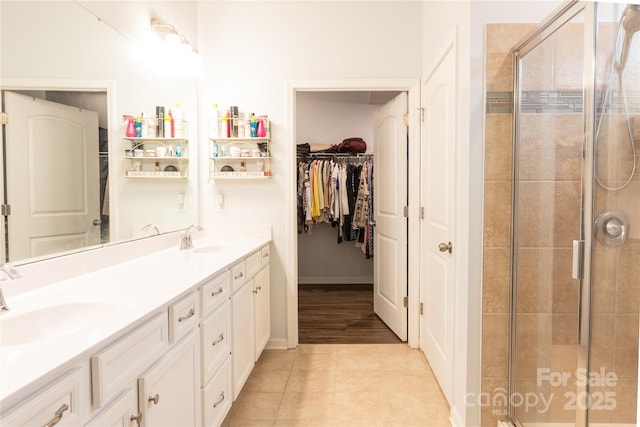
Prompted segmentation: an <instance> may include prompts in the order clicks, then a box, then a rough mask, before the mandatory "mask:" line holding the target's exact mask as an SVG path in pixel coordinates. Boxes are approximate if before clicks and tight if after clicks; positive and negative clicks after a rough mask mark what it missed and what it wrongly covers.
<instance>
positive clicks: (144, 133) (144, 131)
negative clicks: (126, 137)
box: [140, 113, 149, 138]
mask: <svg viewBox="0 0 640 427" xmlns="http://www.w3.org/2000/svg"><path fill="white" fill-rule="evenodd" d="M140 127H141V129H140V137H141V138H149V126H147V119H146V118H145V117H144V113H143V114H140Z"/></svg>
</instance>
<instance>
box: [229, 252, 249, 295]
mask: <svg viewBox="0 0 640 427" xmlns="http://www.w3.org/2000/svg"><path fill="white" fill-rule="evenodd" d="M246 282H247V271H246V269H245V263H244V260H242V261H239V262H237V263H235V264H233V266H231V293H233V292H235V291H237V290H238V289H240V288H241V287H242V285H244V284H245V283H246Z"/></svg>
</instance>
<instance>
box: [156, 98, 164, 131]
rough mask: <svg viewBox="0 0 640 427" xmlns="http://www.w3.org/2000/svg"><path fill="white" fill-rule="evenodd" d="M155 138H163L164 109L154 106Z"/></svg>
mask: <svg viewBox="0 0 640 427" xmlns="http://www.w3.org/2000/svg"><path fill="white" fill-rule="evenodd" d="M156 137H158V138H163V137H164V107H162V106H160V105H158V106H156Z"/></svg>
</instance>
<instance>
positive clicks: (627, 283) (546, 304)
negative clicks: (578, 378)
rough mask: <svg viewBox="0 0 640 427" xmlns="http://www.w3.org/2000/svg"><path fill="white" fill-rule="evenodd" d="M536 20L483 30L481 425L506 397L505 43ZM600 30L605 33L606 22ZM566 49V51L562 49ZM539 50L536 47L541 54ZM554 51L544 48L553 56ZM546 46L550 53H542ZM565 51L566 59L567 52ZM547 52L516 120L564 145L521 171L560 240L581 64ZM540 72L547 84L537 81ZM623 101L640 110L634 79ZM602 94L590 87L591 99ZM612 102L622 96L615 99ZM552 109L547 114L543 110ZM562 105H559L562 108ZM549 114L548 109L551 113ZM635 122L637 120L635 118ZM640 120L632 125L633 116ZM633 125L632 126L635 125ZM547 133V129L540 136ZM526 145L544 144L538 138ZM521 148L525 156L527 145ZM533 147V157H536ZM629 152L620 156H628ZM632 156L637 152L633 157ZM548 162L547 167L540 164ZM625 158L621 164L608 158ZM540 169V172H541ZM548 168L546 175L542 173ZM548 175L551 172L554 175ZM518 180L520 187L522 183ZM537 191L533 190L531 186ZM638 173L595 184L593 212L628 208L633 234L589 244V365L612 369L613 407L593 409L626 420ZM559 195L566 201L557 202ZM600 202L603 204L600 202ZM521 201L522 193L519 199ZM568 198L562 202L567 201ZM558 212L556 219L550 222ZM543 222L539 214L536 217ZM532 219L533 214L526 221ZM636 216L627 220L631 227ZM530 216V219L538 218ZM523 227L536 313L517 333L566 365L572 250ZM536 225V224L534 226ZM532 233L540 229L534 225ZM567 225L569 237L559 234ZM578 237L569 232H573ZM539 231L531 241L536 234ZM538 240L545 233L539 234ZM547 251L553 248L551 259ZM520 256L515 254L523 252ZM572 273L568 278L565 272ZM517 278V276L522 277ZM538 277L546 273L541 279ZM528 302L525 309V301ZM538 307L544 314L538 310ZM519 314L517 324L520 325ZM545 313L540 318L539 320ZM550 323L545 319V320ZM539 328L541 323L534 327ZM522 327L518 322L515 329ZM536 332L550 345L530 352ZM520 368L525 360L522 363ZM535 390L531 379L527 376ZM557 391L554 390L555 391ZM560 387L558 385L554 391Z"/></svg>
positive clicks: (557, 365) (573, 188)
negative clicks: (547, 186) (557, 62)
mask: <svg viewBox="0 0 640 427" xmlns="http://www.w3.org/2000/svg"><path fill="white" fill-rule="evenodd" d="M534 27H535V25H522V24H513V25H511V24H498V25H489V26H487V31H486V50H485V51H486V52H487V58H486V78H487V81H486V92H487V102H486V120H485V178H484V179H485V183H484V185H485V212H484V218H485V225H484V266H483V352H482V392H483V394H484V396H485V397H486V398H487V399H485V400H483V401H482V402H481V404H482V426H491V427H493V426H495V425H496V422H497V421H498V420H499V419H504V418H505V415H506V406H505V405H504V404H503V403H504V401H505V400H504V399H500V398H499V397H500V394H501V393H503V392H504V394H505V395H506V390H508V383H507V375H508V322H509V275H510V265H509V262H510V261H509V260H510V251H511V248H510V235H511V229H510V223H511V187H512V182H511V178H512V101H513V95H512V91H513V88H512V85H513V83H512V82H513V64H512V52H511V49H512V48H513V47H514V46H515V45H516V44H517V42H518V41H520V40H521V39H522V38H523V37H524V36H525V35H526V34H528V33H529V32H530V31H531V30H532V29H533V28H534ZM602 30H603V31H601V32H602V33H603V34H604V31H606V29H602ZM563 31H567V32H571V31H578V32H579V31H581V30H580V27H578V26H576V27H575V28H569V27H567V28H565V29H563ZM559 40H560V41H559V42H558V44H557V45H556V46H554V49H556V50H558V51H559V52H561V53H562V55H563V56H562V58H563V62H564V63H565V64H566V63H567V62H568V63H569V64H571V61H572V60H575V64H576V65H575V67H581V64H582V61H581V59H582V58H581V55H582V53H581V52H577V51H576V50H575V49H572V47H571V46H563V45H562V39H559ZM563 49H564V50H563ZM540 54H541V55H545V53H544V52H541V53H540ZM553 54H554V53H551V55H553ZM546 55H549V52H546ZM567 59H568V61H567ZM604 62H605V61H600V63H599V65H600V66H599V74H600V75H604V74H606V73H605V72H604V68H603V67H604ZM548 68H549V67H548V57H547V62H546V65H545V66H541V67H540V70H539V76H538V77H539V78H538V79H537V80H538V81H537V82H536V84H535V85H534V86H533V87H525V88H523V89H524V90H525V91H527V93H526V98H523V100H524V101H526V103H527V105H528V106H529V108H528V109H527V112H528V113H531V114H525V115H523V119H522V120H523V126H530V127H529V128H530V129H534V130H535V132H534V133H535V134H537V135H536V136H539V137H541V138H540V140H544V139H547V140H548V139H549V138H552V139H554V140H560V141H562V142H561V144H560V145H562V149H561V150H558V152H556V153H552V156H551V159H555V164H553V165H548V164H545V163H538V164H536V163H535V162H533V163H531V164H530V165H529V167H530V168H531V169H530V170H521V179H522V180H523V181H524V182H523V183H522V184H521V185H522V186H525V187H526V186H528V187H529V188H528V190H527V191H522V192H521V194H523V193H524V194H529V195H531V197H532V198H539V197H550V194H553V193H561V194H554V195H552V196H551V197H552V199H550V204H549V206H552V205H555V206H556V207H555V208H554V211H553V214H554V215H552V212H537V213H536V212H532V213H531V215H530V217H531V219H532V220H533V221H535V220H536V218H541V219H543V220H544V217H545V216H546V217H549V218H552V217H554V218H555V219H556V222H557V224H549V225H550V227H551V228H550V229H548V230H547V231H549V230H550V231H551V234H548V233H546V239H549V237H553V236H556V237H557V239H556V240H557V241H561V240H562V241H565V242H566V241H567V240H570V239H571V238H577V236H578V235H579V224H578V223H577V220H578V219H579V218H578V217H577V215H576V214H572V215H568V214H567V213H568V212H570V211H571V212H579V205H577V206H573V205H574V204H576V203H575V202H576V200H578V201H579V192H580V184H579V180H580V144H581V136H580V135H581V130H582V123H581V122H582V118H581V114H580V113H581V112H582V102H583V101H582V93H581V90H580V86H581V82H580V81H579V80H578V81H575V78H576V77H574V76H576V75H577V76H578V79H580V78H581V73H575V70H574V72H572V73H571V72H568V69H567V68H565V69H564V73H563V70H562V69H557V70H555V74H554V75H551V74H545V73H548V70H547V69H548ZM547 80H548V82H549V83H548V84H545V82H546V81H547ZM630 89H631V91H630V95H631V96H630V97H629V100H630V106H631V111H632V112H634V114H638V113H640V108H639V103H638V99H639V98H638V96H637V95H638V93H640V92H639V91H638V88H630ZM601 97H602V93H599V94H597V95H596V102H597V103H598V102H599V101H600V100H601V99H602V98H601ZM615 104H617V106H619V105H620V104H619V103H618V102H615ZM546 113H553V114H546ZM558 113H561V114H558ZM563 113H566V114H563ZM551 116H553V117H551ZM638 122H640V119H638ZM638 127H639V128H640V124H639V125H638ZM636 132H638V130H636ZM545 134H546V135H547V137H546V138H545ZM534 149H543V150H544V149H549V146H548V145H547V147H546V148H545V147H543V146H540V147H538V148H536V147H535V144H534ZM521 155H524V156H527V153H526V151H525V152H524V153H521ZM535 157H536V156H535V155H532V156H531V158H535ZM626 160H628V155H627V156H626ZM639 160H640V159H639ZM548 166H551V167H548ZM617 166H621V167H622V166H624V165H616V167H617ZM546 171H548V173H547V172H546ZM545 174H546V175H549V176H545ZM552 175H553V176H552ZM543 179H544V180H547V181H548V182H549V180H551V181H553V182H554V184H553V185H554V188H553V189H551V193H546V195H545V193H543V192H540V191H542V190H541V189H542V188H543V186H544V185H541V184H540V183H539V182H536V181H542V180H543ZM521 188H523V187H521ZM539 190H540V191H539ZM639 195H640V173H639V172H638V171H636V175H635V178H634V180H633V182H632V183H631V185H630V186H629V187H627V188H625V189H624V190H622V191H618V192H608V191H604V190H602V189H598V190H597V191H596V213H597V212H599V211H600V210H602V209H604V207H611V206H614V207H618V208H620V209H621V210H624V211H625V212H627V214H628V215H629V216H630V220H631V221H630V222H631V226H630V228H631V230H632V233H631V239H630V241H629V242H628V243H627V244H626V245H625V246H623V247H620V248H607V247H604V246H603V245H600V244H598V245H596V248H595V260H594V298H593V301H594V303H593V304H594V306H593V311H594V318H593V337H592V338H593V341H592V342H593V347H592V358H591V363H592V365H591V366H592V368H594V367H598V366H604V367H606V369H607V371H614V372H615V373H616V374H617V375H618V376H619V377H620V380H619V383H618V385H617V386H616V387H615V390H614V391H615V392H616V406H617V407H616V409H615V410H614V411H599V412H597V411H592V412H591V416H592V420H594V421H602V422H633V421H634V420H635V408H634V405H635V402H636V392H635V390H634V387H635V386H636V384H637V375H638V373H637V366H638V363H637V357H638V338H637V337H638V307H639V306H640V296H639V295H640V280H638V279H637V278H638V277H640V240H639V239H640V224H639V223H640V196H639ZM563 201H566V202H565V206H563V205H562V202H563ZM605 201H606V204H605ZM525 203H526V200H525ZM566 203H569V205H570V206H569V205H566ZM562 217H564V220H560V221H557V220H558V218H562ZM542 222H545V221H542ZM532 224H533V223H532ZM634 224H635V226H634ZM539 226H540V225H539V224H536V227H539ZM527 229H530V227H527V228H521V231H522V232H523V234H522V235H521V239H525V240H526V239H529V241H530V242H531V243H532V246H534V247H536V248H537V249H535V250H531V251H529V254H528V255H529V256H527V254H524V256H523V257H522V258H521V260H523V259H527V260H528V262H524V263H521V266H520V269H521V270H520V272H519V277H520V275H521V274H523V273H524V275H525V276H527V277H529V279H531V278H533V279H532V280H529V283H531V284H532V286H531V287H530V288H528V287H527V285H526V284H525V285H523V286H522V287H521V290H522V291H524V292H522V295H520V299H519V302H518V304H519V307H523V308H524V311H525V312H527V311H529V312H531V313H534V314H536V315H534V316H530V317H531V320H532V322H531V328H530V329H529V328H527V327H526V326H525V327H523V328H522V331H523V332H522V333H524V334H525V335H526V334H527V333H528V332H530V334H532V335H529V336H528V337H527V336H522V337H521V340H526V339H531V344H530V347H531V350H532V351H533V355H532V356H530V360H529V361H531V360H533V361H536V360H537V362H538V365H539V366H548V367H550V368H551V369H552V370H558V371H567V370H569V371H570V370H573V369H575V357H576V350H575V344H576V342H575V331H576V325H577V313H576V304H575V302H576V301H577V292H576V291H575V286H572V284H571V283H564V282H567V280H565V278H567V277H568V276H569V277H570V275H569V273H570V271H568V269H569V268H570V262H571V259H570V258H571V254H570V250H567V249H565V248H561V247H555V244H554V243H553V240H554V239H553V238H552V239H551V240H549V242H547V243H545V242H544V241H537V240H539V237H540V236H532V235H529V237H527V232H526V230H527ZM538 231H540V230H538ZM538 234H540V233H538ZM564 234H566V235H567V236H562V235H564ZM571 236H576V237H571ZM536 239H537V240H536ZM543 240H544V238H543ZM549 252H552V253H553V254H554V255H553V257H552V259H553V262H552V263H549V256H547V255H548V254H549ZM521 255H522V254H521ZM542 273H544V274H546V275H547V276H548V277H550V278H551V279H550V280H552V281H553V283H554V286H552V287H551V288H550V289H543V288H542V287H540V286H539V285H537V283H539V279H536V277H537V276H538V275H539V274H542ZM569 281H570V280H569ZM525 282H526V281H525V280H522V283H525ZM542 282H544V280H542ZM527 307H529V309H527ZM540 314H542V316H540ZM526 317H527V315H525V317H524V318H523V319H520V320H522V322H521V323H520V325H521V326H523V325H526V324H527V322H526ZM540 319H543V324H547V325H548V329H549V331H550V333H549V334H548V336H545V337H540V336H538V334H539V332H537V331H538V330H539V329H538V328H539V327H540V325H539V324H538V321H539V320H540ZM545 319H546V320H545ZM546 322H548V323H546ZM542 330H544V328H542ZM519 332H520V331H519ZM536 340H541V341H540V342H544V343H546V344H548V345H549V346H548V347H547V348H545V349H544V350H543V351H539V352H538V354H537V355H536V350H537V346H536ZM526 362H527V360H520V367H521V368H522V367H524V368H526ZM525 371H526V369H525ZM534 389H535V385H534ZM558 391H559V390H558ZM562 391H563V392H564V390H562ZM572 416H573V414H572V413H571V411H563V410H562V408H554V407H552V408H551V411H550V412H548V413H547V414H545V415H544V416H542V417H539V418H538V419H537V421H550V420H551V419H554V420H556V421H559V420H562V421H571V418H572Z"/></svg>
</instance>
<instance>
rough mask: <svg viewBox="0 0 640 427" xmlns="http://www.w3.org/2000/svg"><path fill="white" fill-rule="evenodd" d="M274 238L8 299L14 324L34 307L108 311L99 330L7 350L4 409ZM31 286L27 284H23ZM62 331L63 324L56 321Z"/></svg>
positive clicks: (128, 267)
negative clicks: (78, 304) (84, 306)
mask: <svg viewBox="0 0 640 427" xmlns="http://www.w3.org/2000/svg"><path fill="white" fill-rule="evenodd" d="M269 241H270V238H267V237H257V238H250V237H249V238H234V239H233V240H231V239H225V240H223V241H221V240H220V239H216V240H214V241H212V240H206V239H205V240H194V247H195V248H196V249H197V248H202V247H204V246H207V245H210V244H215V245H216V246H221V247H223V249H220V250H216V251H214V252H209V253H207V252H204V253H195V252H193V251H192V250H183V251H182V250H179V249H178V246H177V245H175V247H171V248H168V249H164V250H161V251H158V252H154V253H151V254H149V255H145V256H142V257H138V258H134V259H132V260H130V261H126V262H123V263H119V264H116V265H113V266H111V267H107V268H103V269H99V270H97V271H94V272H90V273H87V274H83V275H80V276H78V277H75V278H70V279H67V280H62V281H59V282H57V283H52V284H50V285H47V286H44V287H41V288H38V289H35V290H32V291H29V292H25V293H21V294H19V295H14V296H12V297H11V298H7V300H8V305H9V307H10V311H8V312H6V313H3V314H0V316H7V317H4V318H5V319H6V318H9V317H10V316H16V315H19V314H20V313H21V312H24V311H26V310H32V309H33V308H34V307H39V306H43V307H44V306H50V305H52V304H56V303H67V302H72V303H73V302H74V301H99V302H103V303H104V304H102V305H100V307H102V308H103V310H97V311H99V312H98V313H92V315H93V317H94V318H95V319H94V323H92V325H91V328H89V329H87V328H86V327H85V328H82V327H80V328H79V330H77V331H74V332H71V330H70V329H66V332H65V333H62V334H53V336H52V337H51V338H44V339H39V340H37V341H34V342H31V343H28V344H23V345H9V346H4V347H0V408H7V407H8V406H12V405H13V404H15V403H16V402H17V401H18V400H20V399H22V398H24V397H25V396H26V395H27V394H29V393H30V391H31V389H32V388H33V386H35V385H37V384H39V383H41V382H44V381H48V380H51V379H53V378H54V377H55V376H57V375H60V374H62V373H64V371H65V370H66V369H68V368H70V367H71V366H72V365H73V363H77V362H79V361H80V360H82V359H83V358H85V359H86V358H88V357H89V356H90V355H92V354H94V353H95V352H97V351H98V350H99V349H101V348H103V347H104V346H106V345H107V344H108V343H109V342H110V341H113V340H114V339H116V338H117V337H119V336H121V335H124V334H125V332H126V331H127V330H128V329H130V328H132V327H134V326H137V325H139V324H142V323H143V322H145V321H146V320H148V319H150V318H151V317H152V316H153V315H154V314H156V313H159V312H161V311H164V310H165V309H166V307H167V305H168V304H169V303H171V302H172V301H173V300H176V299H177V298H179V297H181V296H182V295H184V294H186V293H187V292H189V291H192V290H195V289H196V288H197V286H198V285H199V284H200V283H201V282H202V281H203V280H205V279H207V278H208V277H210V276H211V275H213V274H215V273H216V272H218V271H220V270H222V269H224V268H225V267H227V266H229V265H231V264H232V263H234V262H235V261H236V260H238V259H241V258H243V257H244V256H245V255H248V254H249V253H251V252H253V251H254V250H255V249H258V248H260V247H261V246H263V245H265V244H267V243H268V242H269ZM19 280H23V279H19ZM51 327H52V329H54V328H55V327H56V319H51Z"/></svg>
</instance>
